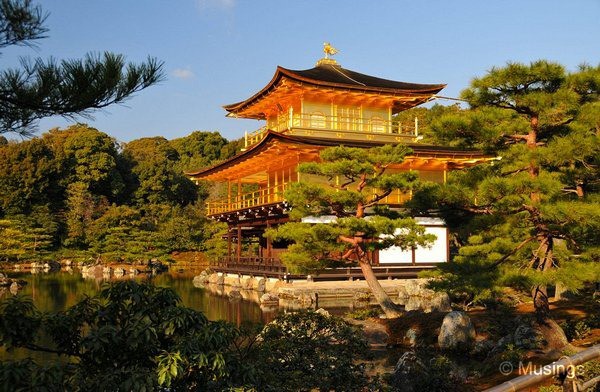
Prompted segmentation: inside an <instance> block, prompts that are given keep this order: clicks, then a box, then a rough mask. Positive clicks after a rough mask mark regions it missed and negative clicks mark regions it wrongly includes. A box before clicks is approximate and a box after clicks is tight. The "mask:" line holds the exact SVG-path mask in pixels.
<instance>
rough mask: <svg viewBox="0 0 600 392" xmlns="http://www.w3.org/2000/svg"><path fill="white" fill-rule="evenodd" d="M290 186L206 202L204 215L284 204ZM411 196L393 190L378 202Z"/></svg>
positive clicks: (402, 200) (373, 191)
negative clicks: (285, 194)
mask: <svg viewBox="0 0 600 392" xmlns="http://www.w3.org/2000/svg"><path fill="white" fill-rule="evenodd" d="M291 184H292V182H288V181H286V182H283V183H281V184H278V185H275V186H260V187H259V189H257V190H254V191H251V192H244V193H239V194H236V195H230V196H229V197H224V198H222V199H219V200H211V201H207V203H206V209H207V211H206V213H207V215H208V216H215V215H219V214H225V213H231V212H235V211H244V210H249V209H253V208H256V207H263V206H267V205H271V204H275V203H281V202H285V197H284V193H285V191H286V190H288V189H289V188H290V185H291ZM369 192H370V193H371V194H372V195H373V196H374V195H375V194H376V193H378V190H377V189H371V190H370V191H369ZM411 196H412V195H411V193H405V192H402V191H400V190H395V191H394V192H392V193H391V194H390V195H388V196H387V197H385V198H384V199H382V200H381V201H379V204H387V205H400V204H403V203H405V202H406V201H408V200H410V198H411ZM367 197H368V195H367Z"/></svg>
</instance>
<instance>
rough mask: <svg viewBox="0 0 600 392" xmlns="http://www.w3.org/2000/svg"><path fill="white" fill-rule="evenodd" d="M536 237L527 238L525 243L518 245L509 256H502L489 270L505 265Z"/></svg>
mask: <svg viewBox="0 0 600 392" xmlns="http://www.w3.org/2000/svg"><path fill="white" fill-rule="evenodd" d="M534 239H535V237H529V238H527V239H526V240H525V241H523V242H521V243H520V244H519V245H517V247H516V248H514V249H513V250H512V251H510V252H509V253H508V254H506V255H504V256H502V257H501V258H500V259H499V260H498V261H496V262H495V263H493V264H492V265H491V266H490V267H489V269H492V268H495V267H497V266H499V265H500V264H502V263H504V262H505V261H506V260H508V258H509V257H511V256H512V255H514V254H515V253H517V252H518V251H519V250H521V249H522V248H523V247H524V246H525V245H527V244H528V243H529V242H531V241H532V240H534Z"/></svg>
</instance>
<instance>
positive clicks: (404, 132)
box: [186, 51, 490, 278]
mask: <svg viewBox="0 0 600 392" xmlns="http://www.w3.org/2000/svg"><path fill="white" fill-rule="evenodd" d="M328 54H331V51H330V52H329V53H328V52H327V51H326V56H325V58H323V59H321V60H319V62H318V63H317V64H316V66H315V67H314V68H311V69H307V70H290V69H286V68H283V67H277V70H276V71H275V75H274V76H273V78H272V79H271V81H270V82H269V83H267V85H266V86H265V87H264V88H263V89H261V90H260V91H258V92H257V93H256V94H254V95H252V96H251V97H249V98H247V99H245V100H243V101H240V102H237V103H233V104H230V105H226V106H224V108H225V110H226V111H227V112H228V114H227V116H228V117H236V118H249V119H257V120H263V121H265V125H264V126H263V127H262V128H260V129H259V130H257V131H255V132H252V133H246V134H245V136H244V148H243V149H242V150H241V151H240V152H239V153H238V154H237V155H236V156H234V157H232V158H230V159H228V160H226V161H224V162H221V163H219V164H217V165H215V166H212V167H209V168H206V169H202V170H199V171H194V172H188V173H186V174H187V175H188V176H189V177H190V178H191V179H192V180H208V181H211V182H216V183H221V184H222V185H221V188H220V189H221V197H220V198H214V199H212V200H209V201H208V202H207V214H208V216H209V217H210V218H212V219H215V220H218V221H222V222H227V224H228V228H229V230H228V232H227V236H226V238H224V240H225V241H227V243H228V255H227V256H226V257H224V258H222V259H221V260H219V261H218V262H216V263H215V264H214V265H213V266H212V268H213V269H215V270H216V271H220V272H228V273H243V274H254V275H264V276H272V277H281V276H283V275H284V274H286V273H287V270H286V268H285V266H283V265H282V263H281V262H280V261H279V258H278V256H279V255H280V254H281V252H285V251H286V244H278V243H272V242H271V241H270V240H268V239H266V238H264V237H263V233H264V231H265V229H267V228H269V227H271V226H274V225H279V224H281V223H285V222H287V220H288V209H289V206H288V204H287V203H286V200H285V197H284V192H285V190H286V189H287V188H288V187H289V185H290V184H291V183H293V182H296V181H301V180H302V181H318V179H316V178H308V177H309V176H305V175H303V176H302V178H301V176H300V174H299V173H298V171H297V170H296V169H297V167H298V164H300V163H302V162H309V161H318V160H319V152H320V151H321V150H322V149H324V148H326V147H330V146H336V145H345V146H349V147H364V148H368V147H374V146H380V145H383V144H388V143H403V144H406V145H408V146H410V148H411V149H412V151H413V152H412V154H411V155H410V156H408V157H407V158H406V159H405V160H404V162H402V163H401V164H399V165H396V166H395V167H394V168H393V170H397V171H403V170H414V171H417V172H418V173H419V176H420V177H421V179H423V180H427V181H434V182H445V181H446V173H447V172H448V171H449V170H456V169H461V168H464V167H468V166H472V165H476V164H478V163H481V162H485V161H488V160H490V157H488V156H485V155H484V154H483V153H481V152H478V151H465V150H459V149H455V148H449V147H440V146H432V145H426V144H422V143H420V142H419V141H420V137H419V133H418V122H417V120H416V119H415V122H414V123H412V122H411V124H398V123H395V122H393V121H392V118H393V117H392V116H393V115H394V114H396V113H398V112H401V111H403V110H406V109H410V108H412V107H415V106H417V105H420V104H422V103H425V102H427V101H429V100H431V99H432V98H434V97H435V94H437V93H438V92H439V91H440V90H442V89H443V88H444V87H445V85H444V84H416V83H405V82H399V81H394V80H387V79H382V78H378V77H375V76H370V75H365V74H362V73H359V72H355V71H352V70H349V69H346V68H343V67H341V66H340V65H339V64H338V63H337V62H336V61H335V60H333V59H332V58H330V57H329V56H328ZM408 198H410V194H404V193H401V192H400V191H397V192H395V193H393V194H391V195H389V196H388V197H387V198H386V199H385V200H383V201H382V202H383V203H385V204H387V205H389V206H390V207H392V208H393V207H399V206H400V205H401V204H402V203H403V202H405V201H406V200H407V199H408ZM418 221H419V223H420V224H423V225H424V226H426V229H427V231H428V232H432V233H434V234H435V235H436V236H437V238H438V239H437V241H436V243H435V244H434V245H433V247H431V248H424V249H413V250H412V251H402V250H400V249H388V250H385V251H382V252H380V254H379V255H378V257H376V262H377V265H376V266H374V270H375V272H376V274H377V275H378V276H380V277H383V276H397V277H403V276H405V277H412V276H415V274H416V272H418V271H419V270H421V269H423V268H431V267H433V266H435V265H436V264H437V263H440V262H447V261H448V258H449V256H448V252H449V246H448V233H447V228H446V227H445V224H444V222H443V221H442V220H441V219H439V218H435V217H429V218H419V220H418ZM353 275H356V276H361V273H360V270H359V269H357V270H356V271H352V269H351V268H348V269H346V268H345V269H344V270H343V271H326V272H324V273H323V274H320V276H323V277H330V278H335V277H352V276H353Z"/></svg>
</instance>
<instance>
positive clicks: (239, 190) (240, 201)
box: [237, 178, 242, 209]
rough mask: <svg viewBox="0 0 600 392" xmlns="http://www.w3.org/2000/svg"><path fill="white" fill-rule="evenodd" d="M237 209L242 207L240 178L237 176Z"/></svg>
mask: <svg viewBox="0 0 600 392" xmlns="http://www.w3.org/2000/svg"><path fill="white" fill-rule="evenodd" d="M237 202H238V205H237V209H240V208H242V179H241V178H238V181H237Z"/></svg>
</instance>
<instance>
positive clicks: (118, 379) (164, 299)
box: [0, 281, 369, 391]
mask: <svg viewBox="0 0 600 392" xmlns="http://www.w3.org/2000/svg"><path fill="white" fill-rule="evenodd" d="M0 342H1V344H2V346H3V347H4V348H7V349H9V350H12V349H14V348H25V349H27V350H30V351H43V352H47V353H52V354H56V355H59V356H60V359H61V360H59V361H55V363H54V364H53V365H52V366H42V365H40V364H37V363H36V362H34V361H33V360H31V359H26V360H23V361H11V360H7V361H4V362H2V363H0V388H4V389H0V390H33V389H34V390H50V391H54V390H56V391H62V390H73V391H90V390H93V391H115V390H123V391H142V390H146V391H148V390H171V391H187V390H202V391H224V390H231V389H235V388H239V389H238V390H260V391H309V390H314V389H319V390H322V391H334V390H335V391H360V390H364V389H365V387H366V385H367V383H368V381H369V380H368V377H367V376H366V374H365V372H364V364H363V363H361V362H360V361H361V360H363V359H364V358H365V353H366V352H367V343H366V340H365V339H364V338H363V336H362V334H361V332H360V330H359V329H357V328H356V327H353V326H351V325H349V324H347V323H346V322H345V321H343V320H342V319H339V318H336V317H328V316H324V315H321V314H318V313H314V312H300V313H294V314H284V315H281V316H278V317H277V318H276V319H275V320H274V321H273V322H272V323H271V324H268V325H267V326H265V327H264V328H263V329H262V331H261V332H260V333H258V335H257V334H256V333H253V332H249V331H247V332H243V331H242V330H240V329H238V328H237V327H235V326H234V325H232V324H228V323H225V322H221V321H219V322H211V321H208V320H207V319H206V317H205V316H204V315H203V314H202V313H201V312H198V311H195V310H192V309H189V308H185V307H182V306H180V299H179V298H178V297H177V295H176V294H175V293H174V292H173V291H172V290H170V289H166V288H159V287H154V286H152V285H148V284H138V283H136V282H135V281H126V282H120V283H115V284H113V285H107V286H105V287H104V288H103V289H102V291H101V292H100V293H99V294H98V295H96V296H95V297H91V298H86V299H84V300H82V301H81V302H79V303H77V304H76V305H74V306H72V307H71V308H69V309H67V310H65V311H61V312H52V313H40V312H38V311H37V310H36V309H35V307H34V306H33V304H32V301H31V300H28V299H24V298H21V297H18V296H15V297H9V298H7V299H6V300H5V301H3V302H2V303H0ZM7 388H8V389H7ZM38 388H41V389H38ZM44 388H45V389H44Z"/></svg>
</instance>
